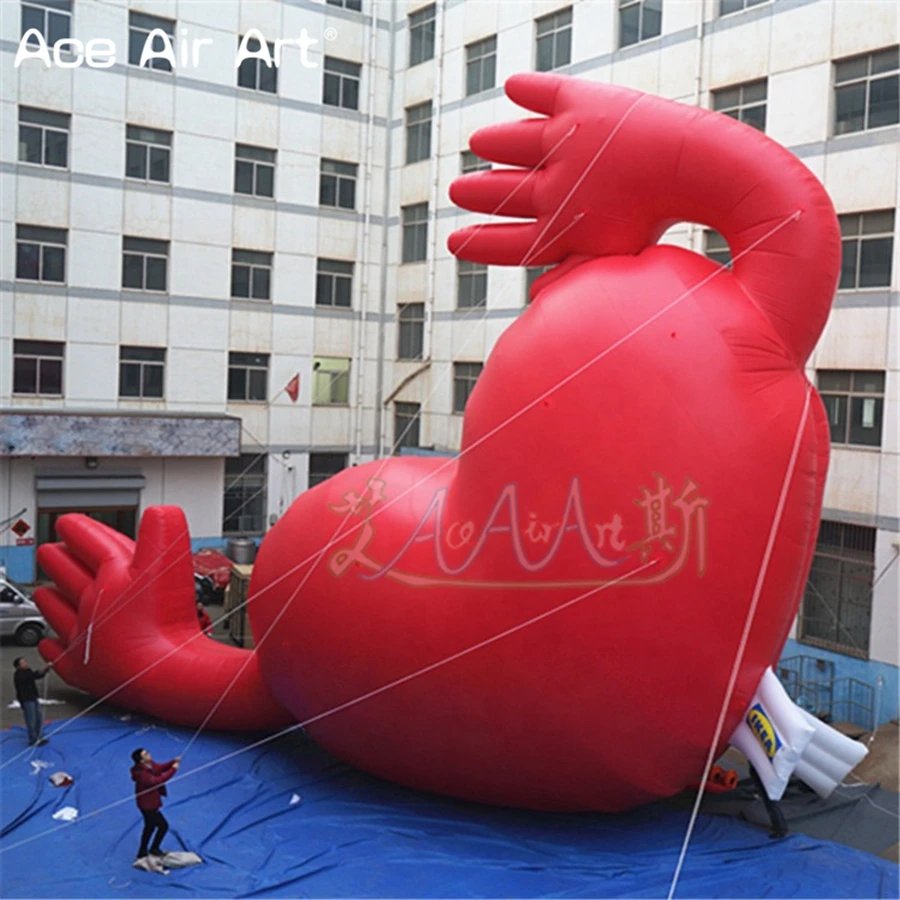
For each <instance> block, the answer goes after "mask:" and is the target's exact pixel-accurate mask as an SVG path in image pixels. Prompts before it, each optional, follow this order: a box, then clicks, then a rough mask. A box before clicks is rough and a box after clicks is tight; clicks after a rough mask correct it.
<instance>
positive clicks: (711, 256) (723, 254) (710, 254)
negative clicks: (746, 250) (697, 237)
mask: <svg viewBox="0 0 900 900" xmlns="http://www.w3.org/2000/svg"><path fill="white" fill-rule="evenodd" d="M703 255H704V256H705V257H706V258H707V259H708V260H710V261H711V262H714V263H715V264H716V265H718V266H720V267H721V266H725V268H726V269H729V270H730V269H731V267H732V264H733V263H732V259H731V247H729V246H728V241H726V240H725V238H724V237H723V236H722V235H721V234H719V232H718V231H715V230H713V229H712V228H705V229H704V230H703Z"/></svg>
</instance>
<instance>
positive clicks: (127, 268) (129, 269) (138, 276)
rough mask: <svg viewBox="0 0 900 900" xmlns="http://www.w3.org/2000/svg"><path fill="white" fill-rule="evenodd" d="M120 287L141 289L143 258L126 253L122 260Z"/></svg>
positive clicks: (142, 285) (142, 283) (142, 282)
mask: <svg viewBox="0 0 900 900" xmlns="http://www.w3.org/2000/svg"><path fill="white" fill-rule="evenodd" d="M122 287H125V288H134V289H135V290H138V291H139V290H141V289H142V288H143V287H144V258H143V257H142V256H136V255H135V254H133V253H126V254H125V256H124V257H123V260H122Z"/></svg>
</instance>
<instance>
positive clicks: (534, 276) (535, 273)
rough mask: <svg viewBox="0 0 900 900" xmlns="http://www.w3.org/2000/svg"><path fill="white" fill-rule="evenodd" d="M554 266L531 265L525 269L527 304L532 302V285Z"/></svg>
mask: <svg viewBox="0 0 900 900" xmlns="http://www.w3.org/2000/svg"><path fill="white" fill-rule="evenodd" d="M552 268H553V266H530V267H529V268H527V269H526V270H525V305H526V306H527V305H528V304H529V303H531V286H532V285H533V284H534V283H535V282H536V281H537V280H538V278H540V277H541V275H543V274H544V272H549V271H550V270H551V269H552Z"/></svg>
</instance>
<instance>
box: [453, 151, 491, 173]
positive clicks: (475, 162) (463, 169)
mask: <svg viewBox="0 0 900 900" xmlns="http://www.w3.org/2000/svg"><path fill="white" fill-rule="evenodd" d="M459 168H460V174H461V175H468V174H469V173H470V172H488V171H490V169H491V164H490V163H489V162H488V161H487V160H486V159H482V158H481V157H480V156H476V155H475V154H474V153H473V152H472V151H471V150H463V152H462V153H460V154H459Z"/></svg>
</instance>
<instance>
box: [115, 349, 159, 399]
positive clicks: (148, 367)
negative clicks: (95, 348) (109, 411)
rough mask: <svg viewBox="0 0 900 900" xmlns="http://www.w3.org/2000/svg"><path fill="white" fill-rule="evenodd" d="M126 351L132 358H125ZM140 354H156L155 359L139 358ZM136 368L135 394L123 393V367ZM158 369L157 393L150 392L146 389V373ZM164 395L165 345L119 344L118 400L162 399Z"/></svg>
mask: <svg viewBox="0 0 900 900" xmlns="http://www.w3.org/2000/svg"><path fill="white" fill-rule="evenodd" d="M126 352H127V353H131V354H133V358H130V359H129V358H126V355H125V354H126ZM141 354H146V355H148V356H149V355H156V357H157V358H156V359H150V358H147V359H141V358H140V356H141ZM126 367H127V368H129V369H132V368H135V367H137V370H138V377H137V381H138V392H137V394H125V393H123V386H124V381H125V379H124V377H123V372H124V369H125V368H126ZM156 369H158V370H159V374H160V388H159V394H154V393H151V392H150V391H149V390H148V389H147V380H148V373H149V372H151V371H153V370H156ZM165 396H166V348H165V347H141V346H138V345H136V344H129V345H124V344H123V345H120V346H119V399H120V400H164V399H165Z"/></svg>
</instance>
